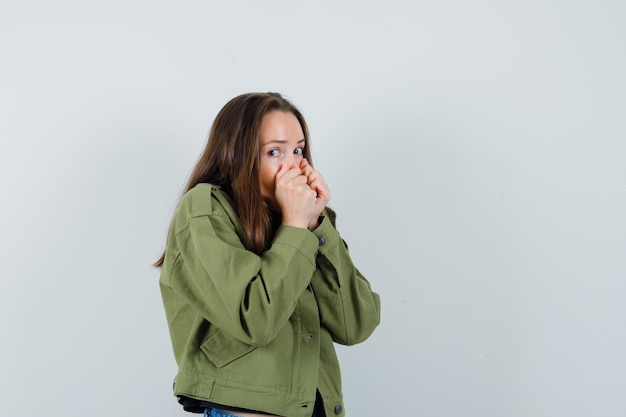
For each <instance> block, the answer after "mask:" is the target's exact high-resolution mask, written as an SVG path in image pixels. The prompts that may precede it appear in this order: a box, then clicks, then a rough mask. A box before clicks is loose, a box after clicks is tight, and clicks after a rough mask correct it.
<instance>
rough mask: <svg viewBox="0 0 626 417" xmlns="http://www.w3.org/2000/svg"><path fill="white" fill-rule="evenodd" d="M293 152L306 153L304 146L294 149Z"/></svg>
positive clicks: (297, 153)
mask: <svg viewBox="0 0 626 417" xmlns="http://www.w3.org/2000/svg"><path fill="white" fill-rule="evenodd" d="M293 153H295V154H296V155H304V148H302V147H298V148H296V149H295V150H294V151H293Z"/></svg>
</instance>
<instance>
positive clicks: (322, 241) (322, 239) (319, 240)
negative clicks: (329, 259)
mask: <svg viewBox="0 0 626 417" xmlns="http://www.w3.org/2000/svg"><path fill="white" fill-rule="evenodd" d="M317 243H319V244H320V246H324V243H326V239H324V238H323V237H322V236H320V237H318V238H317Z"/></svg>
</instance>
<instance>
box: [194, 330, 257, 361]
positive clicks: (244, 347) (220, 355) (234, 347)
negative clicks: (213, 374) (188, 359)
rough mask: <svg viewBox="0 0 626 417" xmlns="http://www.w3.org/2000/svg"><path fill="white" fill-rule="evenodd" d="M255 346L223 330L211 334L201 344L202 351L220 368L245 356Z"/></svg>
mask: <svg viewBox="0 0 626 417" xmlns="http://www.w3.org/2000/svg"><path fill="white" fill-rule="evenodd" d="M255 348H256V347H255V346H252V345H249V344H247V343H243V342H240V341H239V340H237V339H233V338H232V337H230V336H228V335H227V334H224V332H222V331H221V330H218V331H217V332H216V333H215V334H213V335H212V336H210V337H209V338H208V339H207V340H205V341H204V342H203V343H202V345H201V346H200V349H201V350H202V352H204V354H205V355H206V356H207V358H209V360H210V361H211V362H212V363H213V365H215V366H216V367H218V368H221V367H223V366H226V365H228V364H229V363H231V362H233V361H234V360H237V359H239V358H241V357H242V356H245V355H246V354H248V353H250V352H252V351H253V350H254V349H255Z"/></svg>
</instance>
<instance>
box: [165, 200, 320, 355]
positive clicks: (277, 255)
mask: <svg viewBox="0 0 626 417" xmlns="http://www.w3.org/2000/svg"><path fill="white" fill-rule="evenodd" d="M206 191H207V190H204V192H197V190H195V191H192V192H193V195H191V196H189V197H186V198H183V200H182V201H181V204H180V206H179V208H178V210H177V214H176V218H175V222H174V230H173V231H172V232H173V236H170V243H168V247H171V248H177V253H172V252H170V251H167V256H166V262H165V265H164V273H165V274H167V275H166V277H165V279H164V280H162V281H165V283H166V285H168V286H169V287H171V288H172V289H173V292H174V293H175V294H176V300H173V301H171V302H173V303H178V304H180V305H179V306H174V308H180V309H184V308H189V305H191V306H192V307H193V308H194V309H195V310H196V311H198V312H199V313H200V314H201V315H202V317H204V318H205V319H206V320H207V321H209V322H210V323H212V324H214V325H216V326H217V327H219V328H220V329H221V330H222V331H224V332H226V333H227V334H229V335H230V336H231V337H233V338H235V339H238V340H240V341H242V342H245V343H248V344H250V345H265V344H268V343H269V342H271V341H272V340H273V339H274V337H275V336H276V335H277V333H278V332H279V330H280V329H281V328H282V327H283V325H284V324H285V323H286V322H287V320H288V319H289V317H290V316H291V315H292V313H293V311H294V309H295V307H296V303H297V301H298V299H299V298H300V296H301V295H302V293H303V292H304V291H305V290H306V288H307V287H308V285H309V283H310V281H311V277H312V275H313V272H314V270H315V253H316V251H317V250H318V242H317V239H316V238H315V236H314V235H313V234H312V233H311V232H309V231H308V230H306V229H301V228H296V227H291V226H281V227H280V228H279V229H278V231H277V233H276V235H275V238H274V240H273V242H272V246H271V248H270V249H269V250H267V251H266V252H264V253H263V254H262V255H261V256H258V255H256V254H255V253H253V252H250V251H248V250H246V249H245V247H244V246H243V244H242V242H241V239H240V236H239V235H238V233H237V228H236V226H235V224H234V222H233V220H231V217H230V213H228V211H227V210H228V209H224V207H223V206H222V205H221V204H220V202H219V201H218V200H216V199H215V198H214V197H212V196H211V191H210V190H208V193H207V192H206ZM235 222H236V221H235ZM170 250H171V249H170Z"/></svg>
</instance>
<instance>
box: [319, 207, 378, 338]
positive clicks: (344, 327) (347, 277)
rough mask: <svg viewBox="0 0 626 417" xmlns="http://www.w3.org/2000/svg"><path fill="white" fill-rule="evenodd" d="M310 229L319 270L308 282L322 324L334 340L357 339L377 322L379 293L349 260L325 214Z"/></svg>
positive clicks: (365, 336)
mask: <svg viewBox="0 0 626 417" xmlns="http://www.w3.org/2000/svg"><path fill="white" fill-rule="evenodd" d="M314 233H315V235H317V237H318V241H319V254H318V256H317V269H318V270H319V273H316V274H314V276H313V279H312V280H311V286H312V288H313V291H314V293H315V297H316V300H317V305H318V307H319V310H320V316H321V320H322V324H323V325H324V326H325V327H326V328H327V329H328V330H329V331H330V333H331V335H332V337H333V340H334V341H335V342H337V343H340V344H345V345H353V344H356V343H360V342H362V341H363V340H365V339H367V338H368V337H369V335H370V334H371V333H372V332H373V331H374V329H375V328H376V326H378V323H379V322H380V297H379V296H378V294H376V293H375V292H373V291H372V289H371V287H370V284H369V282H368V281H367V280H366V279H365V277H363V275H361V273H360V272H359V270H358V269H357V268H356V267H355V266H354V264H353V263H352V260H351V259H350V254H349V252H348V248H347V246H346V244H345V242H344V241H343V240H342V239H341V236H340V235H339V233H338V232H337V230H336V229H335V227H334V226H333V224H332V223H331V221H330V219H329V217H324V219H323V220H322V222H321V224H320V225H319V226H318V227H317V229H315V231H314Z"/></svg>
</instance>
